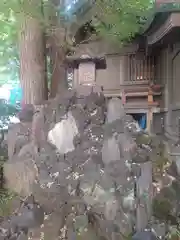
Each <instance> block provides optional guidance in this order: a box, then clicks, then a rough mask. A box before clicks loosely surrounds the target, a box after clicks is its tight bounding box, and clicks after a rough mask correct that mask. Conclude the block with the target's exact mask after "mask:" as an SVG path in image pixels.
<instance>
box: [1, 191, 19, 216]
mask: <svg viewBox="0 0 180 240" xmlns="http://www.w3.org/2000/svg"><path fill="white" fill-rule="evenodd" d="M15 201H16V202H15ZM19 202H20V201H19V198H18V197H17V195H15V194H14V193H12V192H9V191H8V190H4V189H1V190H0V216H1V217H6V216H9V215H10V214H11V213H12V212H13V211H14V210H15V208H16V206H17V205H18V203H19Z"/></svg>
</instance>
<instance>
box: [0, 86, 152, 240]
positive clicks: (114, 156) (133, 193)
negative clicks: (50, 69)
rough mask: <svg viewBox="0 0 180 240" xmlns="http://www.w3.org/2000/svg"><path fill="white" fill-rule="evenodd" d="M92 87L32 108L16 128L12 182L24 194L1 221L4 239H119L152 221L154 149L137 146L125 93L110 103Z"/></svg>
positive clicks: (11, 134)
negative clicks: (124, 103)
mask: <svg viewBox="0 0 180 240" xmlns="http://www.w3.org/2000/svg"><path fill="white" fill-rule="evenodd" d="M87 89H88V90H86V92H83V94H81V92H78V93H76V92H74V91H69V92H67V93H65V94H64V95H61V96H58V97H57V98H56V99H54V100H51V101H48V102H46V103H45V104H44V105H42V106H36V107H35V108H34V109H33V110H32V108H31V107H29V106H28V108H26V109H24V110H23V111H22V113H21V123H19V124H16V125H14V126H13V127H12V128H11V129H10V130H9V135H8V140H9V143H10V144H9V161H8V162H7V163H6V164H5V166H4V174H5V177H6V183H7V186H8V187H9V188H11V189H12V190H14V191H15V192H16V193H18V195H20V196H21V197H22V198H23V199H25V200H24V201H23V205H22V206H21V207H20V209H18V210H17V211H16V213H14V214H13V215H12V216H11V217H10V218H8V219H6V220H4V222H3V223H2V224H1V228H0V239H18V240H20V239H27V238H28V237H29V239H51V240H55V239H84V238H87V239H114V240H115V239H118V240H119V239H124V237H128V236H129V235H130V234H131V233H132V232H133V231H134V228H136V229H138V230H139V231H141V230H142V231H143V230H144V229H145V228H146V227H147V224H148V221H149V219H150V216H151V209H150V207H149V206H150V203H151V198H152V196H151V192H152V166H151V161H150V160H149V158H148V154H149V149H146V147H145V148H144V149H145V150H144V149H141V148H140V149H139V148H138V145H137V143H136V138H137V137H138V136H140V135H141V134H142V133H141V131H140V129H139V127H138V125H137V123H136V122H134V121H133V119H132V118H131V117H130V116H126V115H125V113H124V109H123V106H122V103H121V101H120V99H112V100H110V101H109V102H108V103H107V101H106V99H105V98H104V96H103V95H102V94H101V93H100V92H98V91H96V89H93V90H92V89H90V88H87ZM138 151H139V152H138ZM138 161H139V162H138ZM145 194H146V198H144V197H142V196H144V195H145ZM139 196H141V197H140V198H138V197H139ZM145 210H146V211H145ZM145 235H146V236H147V235H148V232H146V233H145ZM145 235H143V234H142V236H145ZM151 235H152V236H153V237H154V235H153V234H152V233H151V232H150V233H149V235H148V236H149V238H146V239H154V238H153V237H152V236H151ZM134 239H143V238H142V237H141V238H137V235H136V236H134Z"/></svg>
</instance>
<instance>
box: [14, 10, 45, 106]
mask: <svg viewBox="0 0 180 240" xmlns="http://www.w3.org/2000/svg"><path fill="white" fill-rule="evenodd" d="M19 47H20V80H21V86H22V90H23V103H24V104H39V103H41V102H42V101H43V100H46V99H47V98H48V89H47V77H46V55H45V44H44V33H43V27H42V25H41V23H40V19H38V17H33V16H30V15H27V14H24V15H23V19H21V29H20V36H19Z"/></svg>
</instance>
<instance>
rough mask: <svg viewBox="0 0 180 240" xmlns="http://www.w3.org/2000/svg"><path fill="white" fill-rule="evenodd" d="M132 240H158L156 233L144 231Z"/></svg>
mask: <svg viewBox="0 0 180 240" xmlns="http://www.w3.org/2000/svg"><path fill="white" fill-rule="evenodd" d="M132 240H157V237H156V236H155V235H154V233H152V232H150V231H142V232H137V233H136V234H135V235H134V236H133V237H132Z"/></svg>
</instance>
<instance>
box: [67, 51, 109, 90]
mask: <svg viewBox="0 0 180 240" xmlns="http://www.w3.org/2000/svg"><path fill="white" fill-rule="evenodd" d="M66 62H67V64H68V66H70V67H71V68H73V75H74V77H73V88H74V89H78V88H79V87H80V86H95V85H96V71H97V70H98V69H105V68H106V61H105V58H104V57H93V56H90V55H89V54H82V55H80V56H77V55H73V56H68V57H67V58H66Z"/></svg>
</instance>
